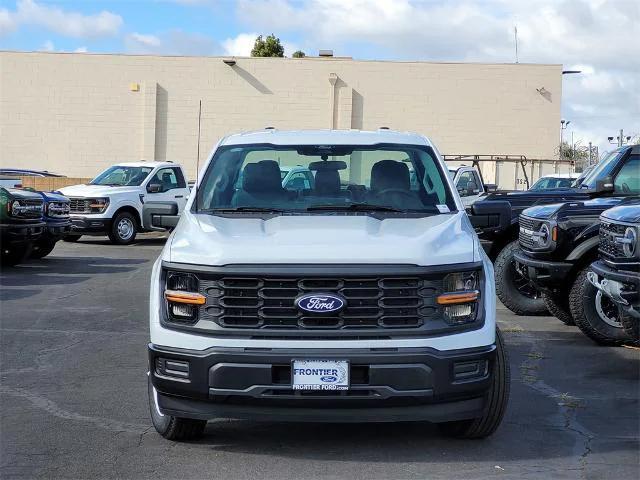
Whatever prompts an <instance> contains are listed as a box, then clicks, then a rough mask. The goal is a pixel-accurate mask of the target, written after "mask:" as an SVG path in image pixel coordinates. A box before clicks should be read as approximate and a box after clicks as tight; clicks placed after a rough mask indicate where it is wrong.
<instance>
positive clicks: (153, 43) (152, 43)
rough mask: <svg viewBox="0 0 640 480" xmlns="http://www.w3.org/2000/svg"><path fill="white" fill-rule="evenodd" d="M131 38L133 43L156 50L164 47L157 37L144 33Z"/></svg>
mask: <svg viewBox="0 0 640 480" xmlns="http://www.w3.org/2000/svg"><path fill="white" fill-rule="evenodd" d="M130 38H131V40H132V41H133V42H136V43H138V44H140V45H142V46H144V47H148V48H156V47H159V46H160V45H162V42H161V41H160V39H159V38H158V37H156V36H155V35H144V34H142V33H132V34H131V35H130Z"/></svg>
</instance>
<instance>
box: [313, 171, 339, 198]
mask: <svg viewBox="0 0 640 480" xmlns="http://www.w3.org/2000/svg"><path fill="white" fill-rule="evenodd" d="M314 193H315V194H316V195H338V194H339V193H340V174H339V173H338V171H337V170H318V171H317V172H316V185H315V189H314Z"/></svg>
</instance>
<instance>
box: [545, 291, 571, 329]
mask: <svg viewBox="0 0 640 480" xmlns="http://www.w3.org/2000/svg"><path fill="white" fill-rule="evenodd" d="M568 297H569V295H568V294H567V293H565V292H563V293H562V294H558V295H552V294H550V293H545V292H542V300H543V301H544V305H545V307H547V310H549V312H550V313H551V315H553V316H554V317H556V318H557V319H558V320H560V321H561V322H562V323H564V324H565V325H575V324H576V322H575V321H574V320H573V316H572V315H571V309H570V308H569V298H568Z"/></svg>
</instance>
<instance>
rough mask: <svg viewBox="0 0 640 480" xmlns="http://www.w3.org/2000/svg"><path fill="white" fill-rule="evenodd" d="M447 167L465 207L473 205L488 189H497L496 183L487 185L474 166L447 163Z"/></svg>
mask: <svg viewBox="0 0 640 480" xmlns="http://www.w3.org/2000/svg"><path fill="white" fill-rule="evenodd" d="M447 169H448V170H449V176H450V177H451V179H452V180H453V184H454V185H455V186H456V190H458V194H459V195H460V199H461V200H462V203H463V204H464V206H465V208H466V207H469V206H471V205H473V203H474V202H475V201H476V200H478V199H479V198H480V197H481V196H482V195H484V194H485V193H487V192H488V191H492V190H495V189H496V186H495V185H485V184H484V182H483V181H482V175H480V172H479V171H478V170H476V169H475V168H474V167H468V166H466V165H458V166H453V165H447Z"/></svg>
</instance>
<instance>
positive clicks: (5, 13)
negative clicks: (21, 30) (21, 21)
mask: <svg viewBox="0 0 640 480" xmlns="http://www.w3.org/2000/svg"><path fill="white" fill-rule="evenodd" d="M17 28H18V22H17V21H16V18H15V16H14V15H13V14H12V13H11V12H9V10H7V9H6V8H1V9H0V37H1V36H3V35H7V34H9V33H11V32H13V31H14V30H16V29H17Z"/></svg>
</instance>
